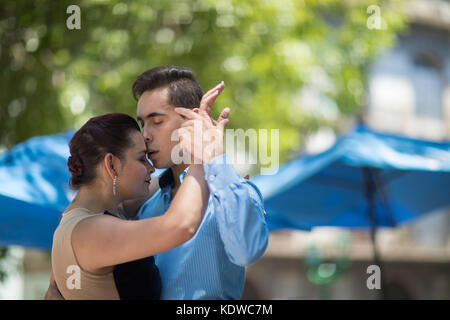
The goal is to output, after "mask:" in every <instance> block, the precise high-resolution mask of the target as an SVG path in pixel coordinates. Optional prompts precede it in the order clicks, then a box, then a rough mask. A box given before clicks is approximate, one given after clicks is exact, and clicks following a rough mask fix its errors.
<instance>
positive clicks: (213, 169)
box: [204, 154, 269, 266]
mask: <svg viewBox="0 0 450 320" xmlns="http://www.w3.org/2000/svg"><path fill="white" fill-rule="evenodd" d="M229 161H230V160H229V159H228V158H227V156H226V155H225V154H223V155H222V156H219V157H216V158H215V159H214V160H213V161H211V162H210V163H205V164H204V168H205V178H206V180H207V183H208V186H209V189H210V193H211V195H212V197H213V203H214V209H215V215H216V217H217V221H218V225H219V232H220V236H221V238H222V241H223V243H224V247H225V251H226V253H227V255H228V257H229V258H230V260H231V262H233V263H235V264H237V265H240V266H247V265H249V264H251V263H254V262H256V261H257V260H258V259H259V258H260V257H261V256H262V255H263V253H264V251H265V250H266V248H267V243H268V237H269V230H268V228H267V225H266V221H265V217H264V214H265V212H264V207H263V199H262V196H261V193H260V192H259V190H258V188H257V187H256V186H255V185H254V184H253V183H252V182H250V181H248V180H246V179H244V178H242V177H241V176H239V175H238V174H237V173H236V172H235V171H234V168H233V166H232V165H231V163H230V162H229Z"/></svg>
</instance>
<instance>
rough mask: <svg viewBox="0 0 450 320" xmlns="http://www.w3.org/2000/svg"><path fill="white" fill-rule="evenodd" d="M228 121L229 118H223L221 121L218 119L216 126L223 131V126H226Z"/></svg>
mask: <svg viewBox="0 0 450 320" xmlns="http://www.w3.org/2000/svg"><path fill="white" fill-rule="evenodd" d="M228 122H230V120H228V119H223V120H221V121H218V122H217V128H219V129H220V130H222V132H223V131H224V130H225V127H226V126H227V124H228Z"/></svg>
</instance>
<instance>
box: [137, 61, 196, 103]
mask: <svg viewBox="0 0 450 320" xmlns="http://www.w3.org/2000/svg"><path fill="white" fill-rule="evenodd" d="M163 87H167V88H168V91H169V94H168V101H167V102H168V103H169V104H170V105H172V106H174V107H175V108H178V107H180V108H189V109H192V108H198V107H199V106H200V101H201V100H202V97H203V90H202V88H201V87H200V84H199V83H198V82H197V80H196V79H195V74H194V72H193V71H192V70H191V69H189V68H183V67H177V66H161V67H156V68H153V69H150V70H147V71H145V72H144V73H143V74H141V75H140V76H139V77H137V79H136V81H134V83H133V87H132V92H133V97H134V98H135V99H136V100H138V99H139V97H140V96H141V95H142V94H143V93H144V92H145V91H151V90H154V89H158V88H163Z"/></svg>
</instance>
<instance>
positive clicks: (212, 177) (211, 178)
mask: <svg viewBox="0 0 450 320" xmlns="http://www.w3.org/2000/svg"><path fill="white" fill-rule="evenodd" d="M208 179H209V181H214V179H216V176H215V175H210V176H209V178H208Z"/></svg>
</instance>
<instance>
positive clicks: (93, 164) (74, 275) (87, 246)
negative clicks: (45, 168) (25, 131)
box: [52, 114, 209, 299]
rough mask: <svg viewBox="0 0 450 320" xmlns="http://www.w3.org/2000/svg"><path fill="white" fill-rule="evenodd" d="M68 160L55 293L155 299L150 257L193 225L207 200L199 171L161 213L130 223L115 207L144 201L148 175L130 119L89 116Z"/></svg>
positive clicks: (55, 252)
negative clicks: (70, 196)
mask: <svg viewBox="0 0 450 320" xmlns="http://www.w3.org/2000/svg"><path fill="white" fill-rule="evenodd" d="M70 154H71V155H70V157H69V160H68V166H69V170H70V172H71V174H72V177H71V181H70V183H71V186H72V187H73V188H75V189H77V190H78V192H77V195H76V197H75V199H74V201H73V202H72V203H71V204H70V205H69V206H68V208H67V209H66V211H65V212H64V213H63V217H62V219H61V221H60V224H59V226H58V228H57V229H56V231H55V233H54V237H53V248H52V268H53V274H54V277H55V280H56V284H57V286H58V288H59V290H60V292H61V294H62V295H63V297H64V298H65V299H159V295H160V292H161V282H160V279H159V272H158V269H157V267H156V266H155V264H154V259H153V257H152V256H153V255H155V254H157V253H160V252H163V251H167V250H170V249H172V248H174V247H176V246H178V245H180V244H182V243H184V242H185V241H187V240H189V239H190V238H191V237H192V236H193V235H194V234H195V232H196V230H197V228H198V227H199V225H200V222H201V220H202V216H203V213H204V210H205V208H206V205H207V201H208V196H209V193H208V187H207V185H206V182H205V179H204V172H203V166H202V165H201V164H195V165H191V166H190V168H189V171H188V174H187V175H186V177H185V178H184V181H183V184H182V185H181V187H180V190H179V192H178V193H177V195H176V196H175V198H174V200H173V202H172V204H171V206H170V207H169V209H168V210H167V212H166V213H165V214H164V215H162V216H159V217H155V218H150V219H143V220H135V221H133V220H124V219H122V218H121V217H120V215H119V210H118V206H119V204H120V203H122V202H123V201H126V200H131V199H135V198H142V197H145V196H146V195H147V194H148V192H149V191H148V190H149V184H150V174H151V173H152V172H153V171H154V169H153V168H152V167H151V165H150V164H149V163H148V161H147V158H146V145H145V142H144V138H143V137H142V135H141V133H140V129H139V126H138V124H137V123H136V121H135V120H134V119H133V118H131V117H129V116H127V115H125V114H107V115H103V116H99V117H95V118H92V119H90V120H89V121H88V122H87V123H86V124H85V125H84V126H83V127H82V128H81V129H80V130H78V131H77V132H76V133H75V135H74V136H73V138H72V140H71V141H70ZM193 156H194V155H193ZM197 158H198V157H197Z"/></svg>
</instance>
